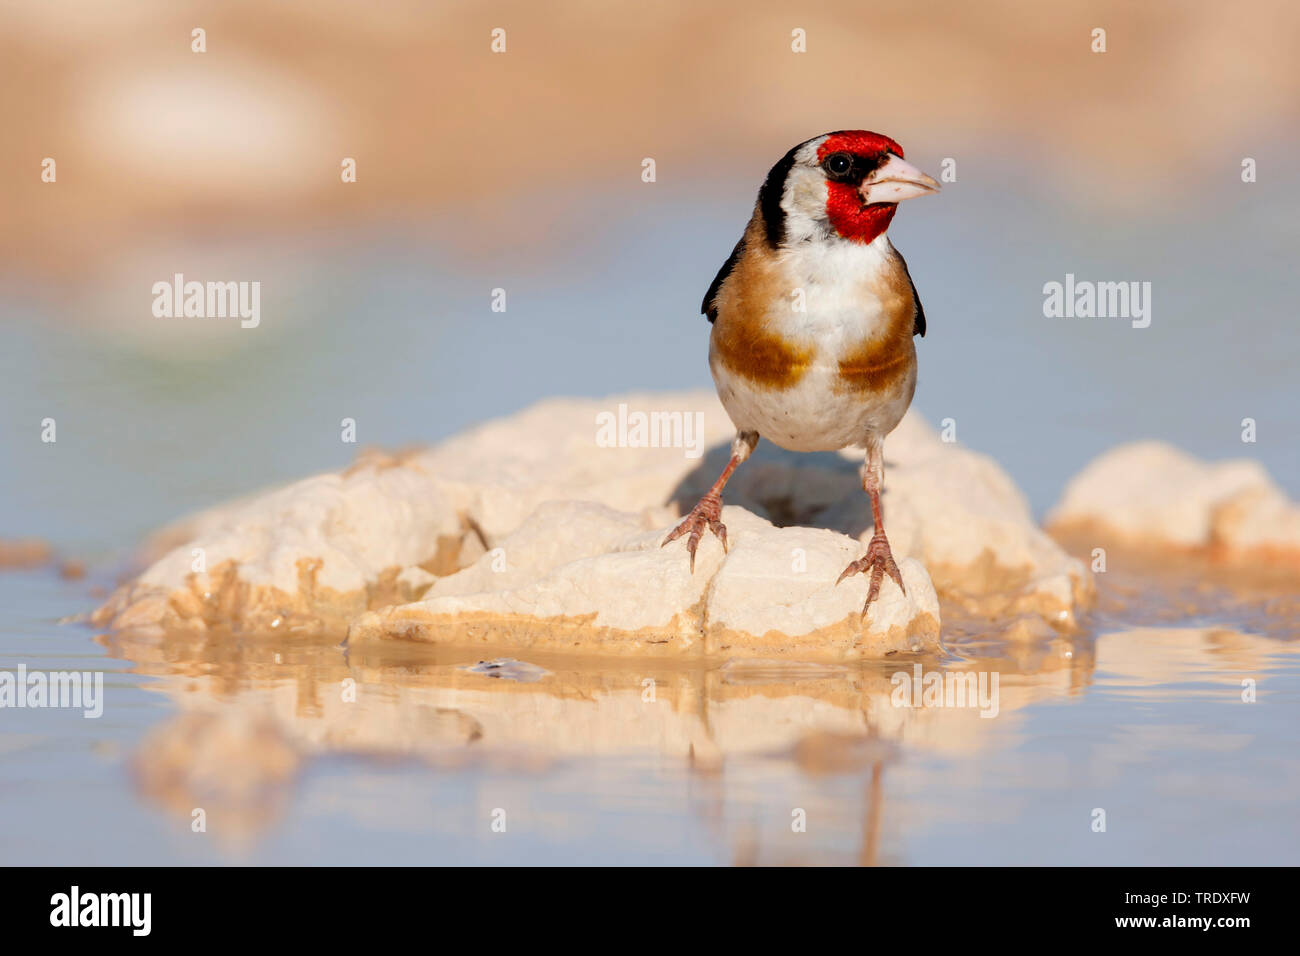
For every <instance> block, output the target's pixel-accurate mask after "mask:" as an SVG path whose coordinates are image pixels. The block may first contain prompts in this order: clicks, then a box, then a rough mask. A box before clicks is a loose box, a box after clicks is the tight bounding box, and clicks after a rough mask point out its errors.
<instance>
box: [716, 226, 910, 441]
mask: <svg viewBox="0 0 1300 956" xmlns="http://www.w3.org/2000/svg"><path fill="white" fill-rule="evenodd" d="M891 254H893V247H892V246H890V245H889V244H888V240H886V239H885V238H884V236H881V237H880V239H878V240H877V241H876V242H873V243H871V244H870V245H869V246H860V245H856V244H850V243H838V244H834V245H832V246H830V247H825V246H820V247H813V248H811V249H809V250H808V251H806V252H800V253H797V254H790V255H788V256H787V257H786V258H785V259H784V261H783V263H782V268H783V271H784V277H783V280H784V281H783V282H782V285H783V287H784V288H788V289H796V288H797V289H801V290H803V293H804V302H803V305H804V308H803V310H802V311H800V310H798V309H795V308H793V307H792V306H791V301H790V300H787V299H776V300H775V301H774V302H772V304H771V305H770V307H769V308H768V310H767V312H766V313H765V314H764V316H763V326H764V327H765V328H766V329H767V330H770V331H771V332H774V333H776V334H778V335H780V336H781V338H782V339H785V340H788V341H790V342H791V343H797V344H798V345H799V346H800V347H803V348H806V349H810V350H811V351H812V353H813V354H812V362H811V365H810V366H809V367H808V368H807V369H806V370H805V371H804V373H803V375H802V376H801V377H800V378H799V379H798V381H796V382H795V383H794V384H793V385H791V386H789V387H788V388H783V389H776V388H773V387H772V385H770V384H764V383H761V382H759V383H756V382H754V381H752V380H750V379H748V378H746V377H744V376H743V375H741V374H739V373H737V372H735V371H732V370H730V369H729V368H728V367H726V366H725V365H724V364H723V363H722V362H720V361H718V358H717V354H716V350H715V348H714V346H715V343H716V337H717V332H718V329H717V326H716V325H715V327H714V330H713V331H714V334H713V335H712V336H711V337H710V347H709V367H710V369H711V370H712V372H713V381H714V383H715V384H716V385H717V389H718V397H719V398H720V399H721V400H722V404H723V407H724V408H726V410H727V414H728V415H730V416H731V420H732V422H733V423H734V424H735V426H736V428H737V429H739V430H741V431H756V432H758V433H759V434H760V435H761V436H763V437H764V438H767V439H769V440H771V441H773V442H775V443H776V444H778V445H780V446H781V447H782V448H788V449H790V450H792V451H832V450H836V449H840V448H846V447H848V446H850V445H865V444H867V443H868V442H870V441H872V440H875V441H879V440H881V439H883V438H884V437H885V435H887V434H889V432H891V431H893V430H894V428H895V427H896V426H897V425H898V423H899V422H900V421H902V419H903V414H904V413H905V412H906V411H907V407H908V405H909V404H911V401H912V395H913V393H914V392H915V391H916V351H915V348H914V346H913V345H912V341H911V338H910V333H911V321H912V320H911V315H910V313H909V314H908V315H907V316H906V321H907V323H908V330H907V331H908V340H907V350H908V353H909V354H908V355H907V373H906V375H903V376H901V377H900V378H899V379H898V380H897V381H896V382H895V384H894V385H892V386H891V387H889V388H888V389H886V390H885V391H883V392H880V393H864V392H862V391H860V390H857V389H854V388H852V387H850V386H849V385H848V384H847V383H846V382H845V380H844V379H843V378H842V377H841V375H840V364H839V363H840V359H841V357H844V356H846V355H848V354H849V353H850V352H851V351H852V350H853V348H854V347H855V346H859V345H861V343H862V342H863V341H864V339H870V338H872V337H876V336H881V335H885V334H887V326H888V325H889V323H890V322H891V321H897V315H898V312H897V307H896V302H895V303H894V311H893V312H888V311H887V310H888V309H889V308H890V306H888V305H887V304H886V303H884V302H882V301H880V299H878V298H877V297H876V295H875V294H874V293H873V291H872V289H873V286H872V283H871V282H870V281H867V279H869V277H871V276H872V275H874V274H876V273H877V272H878V271H879V270H880V269H881V268H882V263H883V261H884V257H886V256H888V255H891ZM909 302H910V300H909ZM726 320H727V316H725V315H723V316H719V319H718V321H719V322H724V321H726Z"/></svg>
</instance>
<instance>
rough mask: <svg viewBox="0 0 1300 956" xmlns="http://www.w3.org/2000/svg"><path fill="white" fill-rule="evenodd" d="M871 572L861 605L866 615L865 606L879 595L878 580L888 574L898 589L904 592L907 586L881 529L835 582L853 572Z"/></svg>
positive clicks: (863, 614) (869, 604)
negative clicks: (868, 585) (860, 555)
mask: <svg viewBox="0 0 1300 956" xmlns="http://www.w3.org/2000/svg"><path fill="white" fill-rule="evenodd" d="M868 571H870V572H871V587H870V589H869V590H868V591H867V603H865V604H863V605H862V616H863V617H866V616H867V608H869V607H871V602H872V601H874V600H875V599H876V598H877V597H878V596H879V595H880V582H881V581H883V580H884V578H885V575H886V574H888V575H889V576H890V578H892V579H893V581H894V583H895V584H897V585H898V589H899V590H900V591H902V592H903V593H904V594H906V593H907V588H905V587H903V575H902V574H901V573H900V572H899V570H898V565H897V564H896V563H895V562H894V555H893V552H891V551H890V550H889V540H888V539H887V538H886V537H885V534H884V532H883V531H877V532H876V533H875V534H874V535H872V536H871V542H870V543H869V544H868V545H867V553H866V554H864V555H863V556H862V557H860V558H858V560H856V561H854V562H853V563H851V564H850V565H849V566H848V567H847V568H845V569H844V573H842V574H841V575H840V576H839V578H838V579H837V580H836V582H835V583H836V584H839V583H840V581H843V580H844V579H845V578H847V577H849V576H850V575H853V574H864V573H866V572H868Z"/></svg>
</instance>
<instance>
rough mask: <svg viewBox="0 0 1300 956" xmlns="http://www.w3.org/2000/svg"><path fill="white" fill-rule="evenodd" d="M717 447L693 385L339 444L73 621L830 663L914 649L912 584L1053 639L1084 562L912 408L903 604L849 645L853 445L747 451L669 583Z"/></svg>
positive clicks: (857, 503) (704, 395) (919, 636)
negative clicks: (378, 441) (423, 442)
mask: <svg viewBox="0 0 1300 956" xmlns="http://www.w3.org/2000/svg"><path fill="white" fill-rule="evenodd" d="M731 437H732V427H731V423H730V421H729V420H728V419H727V416H726V414H725V412H724V411H723V410H722V407H721V405H720V404H719V403H718V400H717V398H716V396H715V395H714V394H713V393H712V392H711V391H693V392H679V393H660V394H640V395H626V396H618V397H613V398H609V399H604V400H572V399H555V400H551V401H546V402H542V403H539V404H538V405H535V406H533V407H531V408H529V409H526V410H524V411H522V412H520V413H518V414H517V415H514V416H511V417H509V418H506V419H502V420H499V421H494V422H488V423H486V424H484V425H482V426H479V427H477V428H474V429H471V430H470V431H468V432H465V433H463V434H461V435H459V436H456V437H453V438H451V439H449V440H447V441H445V442H443V443H442V444H440V445H439V446H437V447H435V448H432V449H427V450H420V449H414V450H407V451H403V452H400V453H396V454H393V455H385V454H382V453H363V454H362V455H361V457H360V459H359V460H358V462H357V463H356V464H355V465H353V466H352V467H351V468H349V469H347V470H345V471H343V472H341V473H338V474H329V475H319V476H316V477H314V478H309V479H306V480H304V481H299V482H296V483H293V484H290V485H286V486H283V487H280V488H276V489H273V490H270V491H267V492H263V493H261V494H255V495H250V496H247V497H245V498H242V499H240V500H238V501H235V502H232V503H230V504H227V505H224V506H219V507H215V508H212V509H209V510H207V511H205V512H203V513H201V514H199V515H196V516H194V517H192V518H190V519H187V520H185V521H181V522H178V523H176V524H173V525H171V526H169V527H168V528H165V529H163V531H161V532H159V533H158V534H157V535H155V536H154V538H153V539H152V541H151V542H150V543H149V545H148V547H147V549H146V552H147V554H148V561H147V565H148V566H147V567H146V569H145V570H144V572H143V573H142V574H141V575H140V576H139V577H138V578H137V579H136V580H135V581H134V582H132V583H131V584H129V585H127V586H125V587H124V588H122V589H119V591H118V592H117V593H115V594H114V595H113V596H112V597H111V598H110V600H109V601H108V602H107V603H106V604H105V605H104V607H102V608H100V609H99V610H98V611H97V612H96V614H95V615H94V617H93V621H94V623H95V624H97V625H100V626H106V627H111V628H113V629H117V630H121V629H124V628H142V627H144V628H154V629H159V630H164V631H172V630H181V629H183V630H190V631H196V630H197V631H208V630H217V631H221V630H242V631H245V632H250V631H256V630H263V631H279V630H285V631H291V632H295V633H298V632H302V633H315V634H342V633H344V632H346V630H347V629H348V627H349V625H350V624H351V623H352V622H353V620H354V619H355V618H357V617H358V615H361V614H362V613H363V612H365V611H367V610H372V611H377V612H379V611H382V610H383V609H385V608H390V607H397V606H399V605H413V606H414V605H416V604H418V608H415V607H411V608H400V609H397V610H393V611H391V612H383V613H381V614H377V615H374V616H371V617H368V618H366V619H365V620H364V621H359V622H357V625H356V626H355V627H354V628H353V632H354V634H355V635H358V638H357V639H365V638H366V636H368V635H372V634H380V633H382V634H384V635H386V636H392V635H393V634H396V633H399V632H403V633H407V634H408V635H409V636H413V637H418V636H421V635H423V636H425V637H428V636H430V635H432V634H434V632H435V631H437V632H438V634H439V635H442V634H443V633H444V631H445V629H446V625H447V622H448V621H449V620H450V619H451V618H452V617H455V618H456V619H457V625H456V626H457V628H459V629H460V630H459V631H458V633H462V635H463V636H466V637H467V639H471V640H473V639H477V638H476V636H475V635H481V634H482V633H483V632H484V628H486V627H487V626H488V623H489V622H491V626H493V627H507V630H508V631H509V632H510V633H511V634H512V635H513V636H512V637H511V642H513V643H516V644H519V643H525V644H526V643H529V642H540V643H550V644H556V643H568V644H573V643H574V642H575V641H576V642H578V643H581V644H583V645H584V646H588V647H593V646H596V645H597V644H599V646H600V647H601V649H602V650H609V649H617V650H628V649H651V648H654V649H657V652H677V651H685V650H686V649H687V648H690V653H697V652H698V653H709V654H712V653H716V652H722V650H721V649H724V648H727V647H730V646H732V643H731V642H733V641H735V642H739V643H738V645H737V646H743V647H748V648H749V649H751V650H752V649H754V648H767V647H768V646H769V645H770V649H771V650H772V652H773V653H774V654H776V655H777V656H780V655H783V654H794V653H805V652H807V653H812V652H815V651H818V650H820V651H823V652H825V653H827V654H830V655H831V656H849V657H853V656H858V655H864V654H866V655H870V654H876V653H886V652H888V651H890V650H901V649H906V648H910V647H912V646H913V645H921V646H925V645H928V644H932V643H934V640H935V632H936V630H937V624H938V611H937V606H936V605H935V603H934V600H933V594H934V591H935V590H937V592H938V594H939V595H941V596H942V597H943V598H945V599H946V600H949V601H953V602H956V603H957V604H958V605H959V606H960V607H961V608H963V609H964V610H970V611H972V612H974V613H977V614H987V615H991V616H998V617H1017V616H1020V615H1025V614H1030V615H1033V616H1035V617H1041V618H1043V619H1046V620H1048V621H1051V622H1052V623H1055V624H1061V623H1067V624H1068V623H1069V622H1070V621H1071V620H1072V619H1073V614H1074V612H1075V611H1076V609H1077V608H1079V607H1081V606H1083V605H1086V604H1087V603H1088V601H1089V600H1090V599H1091V597H1092V582H1091V576H1090V574H1089V573H1088V571H1087V570H1086V569H1085V568H1084V567H1083V566H1082V564H1081V563H1080V562H1078V561H1076V560H1074V559H1071V558H1069V557H1068V556H1067V555H1066V554H1065V553H1064V551H1062V550H1061V548H1060V547H1059V546H1057V545H1056V544H1055V543H1054V542H1053V541H1052V540H1051V539H1050V538H1048V537H1047V536H1046V535H1044V534H1043V532H1042V531H1041V530H1040V529H1038V528H1037V527H1036V526H1035V524H1034V522H1033V520H1032V518H1031V515H1030V513H1029V509H1028V507H1027V506H1026V504H1025V502H1024V499H1023V497H1022V496H1021V495H1020V493H1019V491H1018V490H1017V489H1016V487H1015V485H1014V483H1013V482H1012V481H1011V480H1010V479H1009V478H1008V477H1007V476H1006V475H1005V473H1004V472H1003V471H1002V470H1001V469H1000V468H999V467H998V466H997V464H996V463H994V462H993V461H992V460H990V459H988V458H987V457H985V456H982V455H978V454H976V453H974V452H971V451H968V450H965V449H962V448H959V447H957V446H954V445H952V444H948V443H945V442H942V441H940V440H939V438H938V436H937V435H936V434H935V433H934V431H933V430H932V429H931V428H930V427H929V426H928V425H926V424H925V423H924V421H922V420H921V419H920V418H919V417H918V416H917V415H915V414H909V416H908V417H907V418H906V419H904V422H903V424H902V425H901V426H900V427H899V428H898V429H897V430H896V432H895V433H894V434H893V435H891V436H890V437H889V439H888V441H887V443H886V446H885V455H886V479H885V500H884V507H885V512H886V518H887V527H888V529H889V534H890V539H891V542H892V544H893V548H894V554H895V557H896V558H897V559H898V561H899V565H900V568H902V570H903V574H904V579H905V582H907V585H908V594H907V595H906V596H904V595H902V594H899V593H898V589H897V587H896V586H895V585H894V584H893V582H890V581H886V582H885V583H884V585H883V588H882V592H881V595H880V597H879V599H878V601H877V603H876V604H875V605H874V606H873V609H872V612H871V614H870V616H869V618H868V620H867V622H866V625H865V626H866V628H867V630H866V631H865V632H864V631H862V629H861V627H860V626H859V622H858V621H857V619H856V618H855V617H854V612H855V608H857V609H860V608H861V605H862V601H863V598H864V596H865V592H866V580H865V578H862V577H860V576H859V577H858V578H856V579H854V580H846V581H845V582H844V583H843V584H841V585H840V586H838V587H832V586H830V585H832V584H833V582H834V579H835V577H836V576H838V574H839V572H840V570H841V569H842V568H843V567H844V566H845V565H846V564H848V562H849V561H850V560H852V559H854V558H856V557H857V556H859V555H860V554H861V553H862V552H863V550H864V549H865V546H866V541H867V540H868V539H869V537H870V532H871V513H870V506H869V504H868V501H867V498H866V495H865V494H864V493H863V491H862V489H861V483H860V479H859V476H858V466H859V464H860V459H861V453H860V452H851V451H849V452H845V453H842V454H829V453H827V454H816V455H798V454H793V453H790V452H785V451H782V450H781V449H779V448H776V447H775V446H772V445H770V443H762V444H761V445H760V447H759V450H758V452H757V453H756V454H755V455H754V456H753V458H751V460H750V461H748V462H746V463H745V465H744V466H743V467H742V468H741V469H740V470H739V471H738V472H737V473H736V476H735V478H734V479H733V482H732V484H731V485H729V486H728V488H727V491H726V502H727V504H728V505H734V506H740V507H739V508H738V509H737V510H736V512H735V516H734V518H733V519H731V521H732V522H733V523H734V526H733V527H731V533H732V539H731V540H732V544H733V545H734V547H733V553H732V555H731V556H729V557H728V558H727V560H726V561H724V560H723V555H722V551H721V548H720V546H719V545H718V543H717V542H716V541H715V540H713V539H712V537H711V536H706V538H705V540H704V542H703V543H702V545H701V548H700V553H699V560H698V562H697V570H696V574H695V575H693V576H692V575H690V574H689V569H688V567H687V562H686V559H685V556H684V547H685V546H684V543H675V544H674V546H672V547H670V548H666V549H664V550H663V551H662V552H660V550H659V542H660V541H661V540H662V538H663V536H664V534H665V533H666V532H667V530H668V529H669V528H671V527H672V525H673V524H674V523H675V520H676V518H677V516H678V515H679V514H680V513H681V512H683V511H685V510H687V509H689V508H690V507H691V505H693V504H694V502H695V501H696V499H697V498H698V497H699V495H700V494H701V493H702V492H703V491H704V490H705V489H706V488H707V487H708V486H709V485H710V484H712V482H713V480H714V479H715V478H716V476H717V474H718V473H719V472H720V471H721V469H722V466H723V464H725V461H726V459H727V456H728V454H729V443H730V440H731ZM845 536H847V537H845ZM855 539H856V540H855ZM798 555H802V557H797V556H798ZM908 558H912V559H915V560H914V561H908V560H906V559H908ZM801 562H803V563H805V564H806V570H804V571H796V570H793V569H794V568H795V567H796V565H798V564H800V563H801ZM918 562H919V563H918ZM922 565H924V568H923V567H922ZM927 572H928V573H927ZM931 580H933V585H931ZM913 582H915V584H914V583H913ZM431 621H432V622H436V625H437V626H436V627H434V628H433V629H432V630H431V629H430V628H431V625H430V622H431ZM539 621H546V622H548V623H547V624H546V625H545V626H544V627H543V626H542V625H540V624H538V622H539ZM588 628H594V630H590V631H589V630H586V629H588ZM837 628H838V630H837ZM510 629H513V630H510ZM542 630H545V631H547V634H543V633H542ZM832 632H833V633H832ZM864 633H865V634H867V635H868V637H867V638H864V637H863V634H864ZM565 635H568V636H565ZM574 635H577V636H574ZM593 635H603V638H602V639H603V640H606V641H608V642H609V646H608V647H606V645H605V644H600V642H599V641H597V640H596V639H595V638H594V637H593ZM438 639H440V640H441V639H443V638H442V637H441V636H439V638H438Z"/></svg>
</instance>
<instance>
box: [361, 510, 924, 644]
mask: <svg viewBox="0 0 1300 956" xmlns="http://www.w3.org/2000/svg"><path fill="white" fill-rule="evenodd" d="M723 521H724V522H725V523H726V525H727V529H728V539H729V542H730V545H731V548H730V553H729V554H724V552H723V549H722V545H721V544H720V543H719V542H718V541H717V539H716V538H714V537H713V536H712V535H706V536H705V537H704V538H702V539H701V542H700V547H699V551H698V553H697V555H696V562H695V571H694V573H692V572H691V569H690V563H689V559H688V558H687V555H686V548H685V543H684V541H682V540H678V541H674V542H672V543H671V544H669V545H668V546H667V547H661V543H662V542H663V540H664V537H665V535H666V534H667V532H668V531H669V530H670V528H671V526H665V527H661V528H657V529H654V530H650V531H645V530H643V529H642V528H641V527H640V521H639V519H638V518H637V517H636V516H635V515H631V514H623V515H620V514H619V513H617V512H613V511H610V510H609V509H605V508H603V507H602V506H598V505H592V504H590V503H585V502H565V503H555V504H553V505H551V506H548V507H544V508H541V509H539V510H538V511H536V512H534V514H533V516H532V517H531V518H530V519H529V520H528V521H526V522H525V523H524V525H523V527H521V528H520V529H519V531H517V532H516V533H515V534H514V535H511V536H510V537H508V538H507V539H506V540H505V541H504V542H503V543H502V545H501V546H500V555H501V556H504V564H503V565H499V566H500V567H501V568H502V569H501V570H499V571H494V570H493V569H492V563H493V560H494V559H493V555H492V554H490V553H489V554H488V555H485V556H484V557H483V558H481V559H480V560H479V561H478V562H477V563H476V564H475V565H473V566H472V567H470V568H467V569H465V570H464V571H460V572H458V573H457V574H454V575H451V576H450V577H448V578H444V579H443V580H441V581H439V582H438V583H437V584H435V585H434V586H433V588H432V589H431V591H430V592H429V595H428V596H427V598H426V600H424V601H420V602H418V603H413V604H408V605H404V606H398V607H392V608H387V609H384V610H380V611H375V612H371V613H369V614H365V615H362V616H361V617H360V618H358V619H357V620H356V621H355V622H354V623H353V625H352V628H351V629H350V631H349V635H348V642H349V644H350V645H355V644H364V643H367V642H373V641H382V640H391V639H399V640H415V641H426V642H431V643H443V644H463V643H474V642H483V643H491V644H494V645H505V646H519V647H565V646H580V647H582V648H583V649H585V650H599V651H600V652H601V653H637V654H666V655H692V654H693V655H699V656H734V655H737V654H750V655H752V654H762V655H763V656H765V657H773V658H779V657H786V656H792V655H797V656H799V657H823V658H825V657H829V658H834V659H858V658H864V657H880V656H883V655H885V654H887V653H889V652H891V651H899V650H904V651H906V650H912V649H917V650H920V649H922V648H931V649H932V648H934V647H936V646H937V645H938V633H939V606H938V599H937V598H936V596H935V594H934V589H933V587H931V585H930V582H929V578H928V577H927V575H926V573H925V569H924V568H923V567H922V566H921V565H920V564H919V562H917V561H914V560H911V561H906V560H905V561H903V562H902V563H901V565H900V570H901V571H902V574H903V580H904V583H905V584H906V586H907V594H906V595H904V594H902V593H900V592H899V590H898V587H897V585H895V584H894V583H893V582H892V581H889V580H888V579H886V581H885V583H884V584H883V586H882V588H881V593H880V596H879V598H878V599H877V601H876V602H875V603H874V604H873V606H872V609H871V612H870V614H869V615H868V617H867V618H866V620H861V619H860V615H861V609H862V604H863V602H864V600H865V598H866V592H867V580H866V578H865V577H864V576H861V575H859V576H855V577H853V578H849V579H846V580H845V581H844V582H843V583H842V584H840V585H839V586H838V587H837V586H836V585H835V580H836V578H837V577H838V576H839V574H840V572H841V571H842V570H843V569H844V567H845V566H846V565H847V564H848V563H849V562H850V561H852V560H853V559H854V558H856V557H858V556H859V554H860V553H861V548H860V546H859V545H858V544H857V543H856V542H855V541H854V540H853V539H851V538H848V537H845V536H844V535H839V534H836V533H835V532H833V531H826V530H821V529H813V528H776V527H774V526H773V525H772V524H771V523H770V522H768V521H766V520H764V519H762V518H759V517H756V516H754V515H752V514H749V513H748V512H746V511H744V510H743V509H740V508H736V507H728V508H725V509H724V510H723ZM572 529H579V533H578V534H577V535H573V534H572ZM570 540H572V541H575V542H580V550H579V551H578V552H577V553H576V554H568V553H566V551H565V549H564V548H563V547H556V546H555V543H556V542H567V541H570ZM498 560H499V559H498Z"/></svg>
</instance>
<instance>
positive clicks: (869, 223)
mask: <svg viewBox="0 0 1300 956" xmlns="http://www.w3.org/2000/svg"><path fill="white" fill-rule="evenodd" d="M832 153H852V154H853V155H855V156H864V157H868V158H872V159H875V158H878V157H880V156H883V155H884V154H885V153H893V154H894V155H895V156H897V157H899V158H900V159H901V158H902V157H903V147H901V146H899V145H898V144H897V143H896V142H894V141H893V140H892V139H890V138H889V137H888V136H881V135H880V134H879V133H872V132H869V131H868V130H864V129H855V130H844V131H843V132H839V133H832V134H831V135H830V136H828V137H826V142H824V143H822V144H821V146H819V147H818V149H817V161H818V162H822V161H823V160H825V159H826V157H827V156H829V155H831V154H832ZM897 211H898V204H897V203H875V204H873V205H870V206H867V205H863V203H862V194H861V193H859V192H858V189H857V187H856V186H853V185H851V184H849V183H836V182H827V183H826V216H827V218H828V219H830V221H831V225H832V226H834V227H835V231H836V232H837V233H839V234H840V236H842V237H843V238H845V239H853V240H856V241H858V242H871V241H872V240H874V239H875V238H876V237H877V236H879V235H880V234H881V233H882V232H884V231H885V230H886V229H888V228H889V223H890V221H891V220H893V218H894V213H896V212H897Z"/></svg>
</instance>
